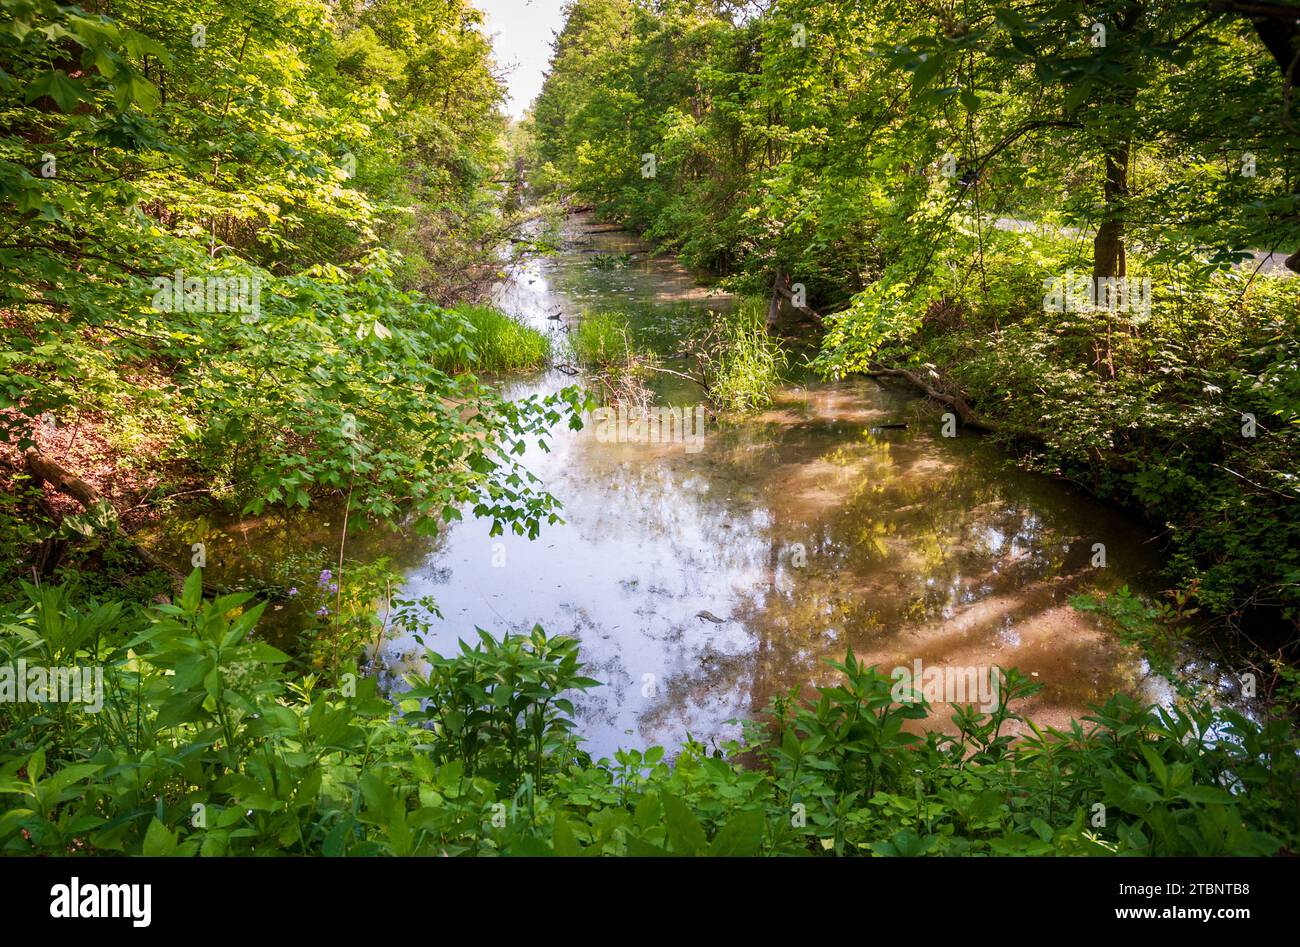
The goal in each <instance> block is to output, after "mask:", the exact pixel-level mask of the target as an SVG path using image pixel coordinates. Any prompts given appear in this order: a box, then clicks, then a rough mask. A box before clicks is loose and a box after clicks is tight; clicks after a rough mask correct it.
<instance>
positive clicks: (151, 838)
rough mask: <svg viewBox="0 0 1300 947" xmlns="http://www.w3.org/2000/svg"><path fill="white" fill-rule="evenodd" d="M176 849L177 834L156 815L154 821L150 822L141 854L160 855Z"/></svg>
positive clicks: (168, 853)
mask: <svg viewBox="0 0 1300 947" xmlns="http://www.w3.org/2000/svg"><path fill="white" fill-rule="evenodd" d="M175 850H176V836H175V835H173V834H172V832H171V830H170V829H168V828H167V826H165V825H163V824H162V823H161V822H159V821H158V817H157V816H154V819H153V821H152V822H150V823H149V830H148V831H147V832H145V835H144V846H143V847H142V849H141V854H144V855H148V856H151V857H158V856H163V855H170V854H171V853H172V852H174V851H175Z"/></svg>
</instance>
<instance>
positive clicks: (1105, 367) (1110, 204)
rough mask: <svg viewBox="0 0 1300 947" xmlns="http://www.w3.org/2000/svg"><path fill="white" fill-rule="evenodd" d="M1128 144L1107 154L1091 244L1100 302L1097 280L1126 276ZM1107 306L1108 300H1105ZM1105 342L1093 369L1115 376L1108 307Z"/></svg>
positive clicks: (1095, 348) (1095, 355)
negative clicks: (1100, 212)
mask: <svg viewBox="0 0 1300 947" xmlns="http://www.w3.org/2000/svg"><path fill="white" fill-rule="evenodd" d="M1128 160H1129V143H1128V142H1127V141H1125V142H1121V143H1120V144H1119V145H1118V146H1116V148H1115V149H1114V150H1113V151H1109V152H1107V153H1106V183H1105V185H1104V187H1103V189H1102V193H1103V195H1104V197H1105V200H1106V210H1105V215H1106V216H1105V219H1103V220H1102V222H1101V226H1100V227H1098V228H1097V237H1096V239H1095V240H1093V243H1092V277H1093V290H1094V292H1095V293H1096V294H1097V296H1098V299H1097V302H1098V303H1100V302H1101V299H1100V295H1101V284H1100V282H1099V281H1100V280H1103V279H1110V278H1112V277H1122V276H1127V275H1128V259H1127V256H1126V254H1125V251H1124V218H1123V206H1124V201H1125V200H1126V199H1127V198H1128ZM1107 302H1108V303H1109V300H1107ZM1105 318H1106V341H1105V345H1104V347H1103V346H1102V345H1101V344H1098V343H1094V344H1093V349H1092V350H1093V368H1094V369H1095V370H1096V371H1097V372H1098V373H1100V374H1104V375H1108V376H1109V377H1111V378H1114V377H1115V359H1114V355H1113V351H1112V346H1111V333H1112V331H1113V328H1114V327H1113V325H1112V321H1113V320H1112V313H1111V311H1110V306H1109V305H1107V306H1106V308H1105Z"/></svg>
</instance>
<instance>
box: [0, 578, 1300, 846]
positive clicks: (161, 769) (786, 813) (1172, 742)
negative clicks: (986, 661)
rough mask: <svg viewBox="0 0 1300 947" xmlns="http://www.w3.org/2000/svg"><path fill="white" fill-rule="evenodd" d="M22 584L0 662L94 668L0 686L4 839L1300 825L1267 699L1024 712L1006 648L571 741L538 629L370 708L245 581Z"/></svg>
mask: <svg viewBox="0 0 1300 947" xmlns="http://www.w3.org/2000/svg"><path fill="white" fill-rule="evenodd" d="M25 592H26V597H25V600H24V601H23V602H21V603H15V604H13V605H11V606H6V607H5V608H4V609H3V614H2V615H0V667H12V666H14V665H15V663H16V662H17V661H18V659H20V658H21V659H23V660H25V661H26V662H27V664H28V665H29V666H37V665H39V666H44V667H56V666H68V665H79V666H82V667H91V668H93V667H100V668H102V669H103V688H104V690H103V694H104V701H103V707H102V710H100V712H98V713H90V712H87V708H83V707H80V706H78V705H75V704H70V703H66V702H34V701H25V702H23V701H15V700H6V701H5V702H3V703H0V796H3V797H4V799H5V800H6V801H5V806H4V813H3V815H0V850H2V851H4V852H5V853H6V854H10V855H16V854H90V853H124V854H150V855H175V856H185V855H195V854H198V855H203V856H220V855H254V854H273V853H298V854H307V853H310V854H324V855H361V856H364V855H380V854H394V855H419V854H446V855H476V854H477V855H491V854H524V855H539V854H557V855H566V856H572V855H597V854H606V855H625V854H626V855H638V856H644V855H657V854H676V855H760V854H761V855H771V854H815V855H820V854H834V855H855V854H857V855H876V856H892V855H922V854H930V855H940V854H946V855H974V854H1006V855H1048V854H1067V855H1116V854H1124V855H1180V854H1196V855H1217V854H1235V855H1248V854H1271V853H1274V852H1278V851H1281V850H1294V847H1295V845H1296V842H1297V835H1298V834H1300V809H1298V808H1297V801H1296V797H1295V794H1294V792H1292V791H1290V790H1291V788H1292V787H1294V784H1295V779H1296V778H1297V776H1300V773H1297V766H1298V765H1300V764H1298V763H1297V755H1296V752H1295V743H1294V733H1293V731H1292V728H1291V726H1290V724H1288V723H1286V722H1284V721H1282V720H1265V721H1264V722H1263V723H1255V722H1253V721H1251V720H1249V719H1247V718H1246V717H1244V716H1242V715H1240V714H1238V713H1236V712H1234V711H1228V710H1220V711H1214V710H1212V709H1210V708H1208V707H1200V706H1180V707H1178V708H1172V709H1166V708H1152V707H1142V706H1139V705H1138V704H1136V703H1135V702H1133V701H1132V700H1130V699H1128V698H1125V697H1116V698H1113V699H1112V700H1110V701H1109V702H1107V704H1106V705H1105V706H1103V707H1100V708H1097V709H1096V710H1095V711H1094V712H1093V713H1092V714H1091V715H1090V716H1088V717H1087V718H1085V720H1084V721H1081V722H1075V723H1072V724H1071V726H1070V728H1069V729H1068V730H1066V731H1063V732H1056V731H1048V732H1046V733H1044V732H1040V731H1039V730H1038V729H1037V728H1035V727H1033V725H1032V724H1030V723H1028V722H1027V721H1023V720H1022V719H1021V718H1020V717H1019V715H1017V714H1016V713H1014V712H1013V711H1012V709H1011V707H1012V705H1013V703H1015V702H1016V701H1019V700H1021V699H1023V698H1025V697H1027V696H1030V695H1032V693H1033V692H1034V691H1035V690H1036V689H1037V685H1034V684H1031V683H1029V682H1028V681H1027V680H1026V679H1025V678H1023V677H1021V676H1020V675H1019V674H1017V673H1016V672H1014V671H1010V672H1007V674H1006V676H1005V679H1004V681H1003V686H1002V687H1001V689H1000V692H999V702H998V706H997V707H996V708H994V709H993V711H992V712H991V713H989V714H984V713H980V712H978V711H977V710H975V709H974V708H969V709H961V710H959V712H958V713H957V714H956V716H954V718H953V720H954V722H955V724H956V725H957V731H958V733H957V735H956V736H954V737H944V736H941V735H939V734H937V733H933V732H929V733H926V734H925V735H924V736H920V735H917V734H916V733H914V732H912V730H911V729H910V728H909V724H910V723H915V722H920V721H922V720H923V719H924V718H925V717H926V715H927V713H928V708H927V707H926V705H925V703H924V701H921V700H917V701H914V702H905V703H899V702H897V701H896V700H895V699H894V696H893V693H892V689H893V686H894V682H893V678H891V677H889V676H887V675H885V674H882V673H881V672H879V671H878V670H876V669H875V668H872V667H866V666H864V665H862V664H861V663H860V662H858V661H857V660H856V658H855V657H854V656H853V654H852V653H851V652H850V653H849V654H848V655H847V656H846V657H845V660H844V661H843V662H842V663H839V664H836V665H835V667H836V668H837V670H838V671H839V673H840V675H841V677H840V681H839V683H837V684H835V685H832V686H828V687H822V688H819V689H818V694H817V697H816V698H815V699H813V700H810V701H806V702H804V701H800V700H799V699H798V698H797V696H796V695H793V694H792V695H789V696H783V697H779V698H777V699H775V700H774V701H773V703H772V705H771V707H770V708H769V712H768V715H767V716H766V718H765V719H764V720H763V721H761V722H756V723H752V724H748V725H747V726H746V729H745V739H744V741H743V742H740V741H733V742H730V743H728V744H727V745H726V746H724V747H723V748H721V751H718V752H714V753H712V754H711V753H709V752H707V751H706V749H705V748H704V747H703V746H702V745H700V744H699V743H697V742H694V741H691V740H688V741H687V743H686V744H685V745H684V746H683V747H681V748H680V750H679V751H678V753H677V755H676V757H675V758H674V759H672V760H671V761H670V760H669V759H668V758H667V757H666V755H665V753H664V751H663V750H662V749H661V748H658V747H655V748H651V749H648V750H645V751H640V750H634V749H628V750H621V751H619V752H618V753H616V754H615V758H614V759H613V760H609V759H602V760H599V761H592V760H591V759H590V758H589V756H588V755H587V754H585V753H584V752H583V751H582V750H581V749H580V745H579V743H578V742H577V740H576V738H575V736H574V723H573V717H574V708H573V705H572V703H571V697H570V696H568V695H570V694H571V693H573V692H574V691H581V690H585V689H587V688H590V687H593V686H596V682H595V681H593V680H591V679H589V678H586V677H584V676H582V673H581V670H582V669H581V666H580V665H579V663H578V659H577V643H576V642H575V641H573V640H572V639H569V638H563V637H556V638H551V637H548V636H547V635H546V634H545V633H544V632H543V631H542V630H541V629H540V628H535V629H534V630H533V631H532V632H531V633H530V634H529V635H523V636H511V635H508V636H506V637H504V638H502V639H500V640H497V639H494V638H493V637H492V636H490V635H488V634H487V633H485V632H480V633H479V636H478V640H477V641H476V642H475V643H474V644H473V645H471V644H468V643H462V644H461V646H460V652H459V653H458V654H455V655H452V656H447V657H444V656H441V655H438V654H434V653H429V654H428V655H427V656H426V657H427V661H428V670H427V672H425V673H422V674H419V675H417V676H415V677H414V678H412V679H411V681H410V683H411V688H410V689H409V690H407V691H406V692H405V693H401V694H399V695H397V699H398V713H396V714H395V713H394V707H393V705H392V704H391V703H389V702H388V701H387V700H385V699H383V698H382V697H380V696H379V695H378V694H377V693H376V690H375V683H374V680H373V679H371V678H364V677H363V678H359V679H358V678H357V677H356V676H355V674H354V673H352V672H351V669H350V668H349V666H348V665H347V664H345V663H344V664H336V665H333V666H330V667H327V668H326V669H325V671H324V673H323V675H320V676H318V675H317V674H315V673H312V674H308V675H306V676H301V675H300V674H299V673H297V672H296V671H295V670H293V666H292V662H291V660H290V659H289V657H288V656H287V655H285V654H283V653H281V652H279V651H277V650H276V649H275V648H272V647H270V646H269V645H267V644H265V643H263V642H261V641H259V640H258V639H257V638H256V636H255V627H256V625H257V622H258V619H259V617H260V616H261V613H262V609H263V606H262V605H260V604H254V603H253V602H252V601H251V600H250V598H249V596H248V595H236V596H227V597H224V598H221V599H217V600H216V601H204V600H203V599H202V598H201V596H200V585H199V572H198V571H195V572H194V573H193V574H192V575H191V576H190V579H189V581H188V582H187V583H186V585H185V589H184V593H183V594H182V596H181V597H180V599H179V601H178V603H177V604H175V605H163V606H156V607H153V608H150V609H149V610H148V611H147V612H145V611H139V610H138V609H137V610H134V611H133V610H130V609H128V608H126V607H124V606H122V605H120V604H116V603H105V604H98V603H95V602H81V601H78V600H77V599H76V597H74V596H73V595H71V594H70V592H69V590H67V589H64V588H60V587H54V586H44V587H40V588H38V587H35V586H27V587H26V590H25ZM1012 724H1020V725H1022V732H1023V734H1024V735H1023V737H1022V738H1021V739H1013V738H1012V736H1011V734H1010V732H1009V727H1010V726H1011V725H1012ZM742 754H745V755H746V756H745V758H746V759H747V760H748V761H749V762H748V763H745V762H742Z"/></svg>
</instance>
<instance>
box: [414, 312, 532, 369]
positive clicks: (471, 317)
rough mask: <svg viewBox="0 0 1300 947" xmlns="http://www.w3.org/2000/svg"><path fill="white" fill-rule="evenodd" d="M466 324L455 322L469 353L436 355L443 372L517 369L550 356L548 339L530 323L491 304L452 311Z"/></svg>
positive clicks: (458, 352) (456, 329)
mask: <svg viewBox="0 0 1300 947" xmlns="http://www.w3.org/2000/svg"><path fill="white" fill-rule="evenodd" d="M452 311H453V312H454V313H455V314H456V315H458V316H461V317H462V318H463V319H464V323H466V324H468V326H469V331H468V332H466V330H465V328H464V327H463V325H457V326H456V327H455V331H456V333H457V334H458V335H461V336H464V335H468V347H469V353H466V352H465V351H463V350H461V351H456V352H452V353H448V354H445V355H440V356H439V357H438V358H437V363H438V367H439V368H440V369H442V370H443V371H446V372H458V371H478V372H491V373H499V372H516V371H525V370H528V369H533V368H540V367H541V366H542V365H544V364H545V363H546V361H547V359H549V358H550V356H551V340H550V338H549V337H548V336H546V335H545V334H544V333H542V332H539V331H538V330H537V329H534V328H533V327H532V326H527V325H524V324H523V323H522V322H520V321H519V320H518V319H513V318H511V317H510V316H507V315H506V314H505V313H503V312H502V311H501V310H500V309H497V308H495V307H493V306H472V305H467V304H462V305H460V306H457V307H455V309H453V310H452Z"/></svg>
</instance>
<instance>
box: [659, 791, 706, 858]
mask: <svg viewBox="0 0 1300 947" xmlns="http://www.w3.org/2000/svg"><path fill="white" fill-rule="evenodd" d="M661 795H662V797H663V805H664V821H665V824H666V825H667V828H668V843H669V844H670V845H671V846H672V850H673V851H674V852H676V853H677V854H678V855H697V854H699V853H700V852H702V851H704V847H705V845H707V844H708V839H707V837H706V836H705V834H704V829H703V828H702V827H701V826H700V821H699V819H697V818H695V813H693V812H691V810H690V809H689V808H688V807H687V806H686V803H684V802H682V801H681V800H680V799H678V798H677V797H676V796H672V795H669V794H668V793H662V794H661Z"/></svg>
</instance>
